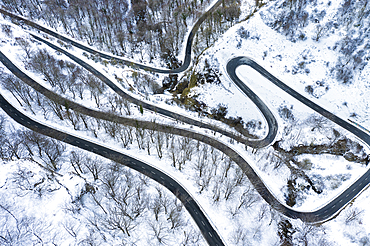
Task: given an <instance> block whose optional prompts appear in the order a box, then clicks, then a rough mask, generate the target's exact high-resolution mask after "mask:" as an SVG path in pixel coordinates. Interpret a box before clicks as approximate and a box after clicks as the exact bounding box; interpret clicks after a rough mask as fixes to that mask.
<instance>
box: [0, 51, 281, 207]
mask: <svg viewBox="0 0 370 246" xmlns="http://www.w3.org/2000/svg"><path fill="white" fill-rule="evenodd" d="M0 61H1V62H2V63H3V64H4V65H5V66H6V67H7V68H8V69H9V70H10V71H11V72H12V73H13V74H14V75H16V76H17V77H18V78H19V79H21V80H22V81H23V82H25V83H26V84H27V85H29V86H31V87H32V88H34V89H35V90H36V91H38V92H40V93H41V94H43V95H44V96H46V97H48V98H49V99H51V100H53V101H55V102H57V103H59V104H62V105H68V107H69V108H70V109H72V110H75V111H76V112H79V113H81V114H85V115H89V116H91V117H95V118H99V119H104V120H108V121H113V122H116V123H120V124H123V125H129V126H133V127H140V128H145V129H151V130H156V131H161V132H168V133H171V134H175V135H180V136H184V137H188V138H192V139H195V140H198V141H200V142H203V143H205V144H208V145H210V146H212V147H214V148H216V149H218V150H220V151H222V152H223V153H225V154H226V155H227V156H229V157H230V158H231V159H232V160H233V161H234V162H235V163H236V164H237V165H238V166H240V167H241V168H242V170H243V172H244V173H246V175H247V177H248V178H249V180H250V181H251V183H252V184H253V186H254V187H256V189H257V191H258V192H259V193H260V195H261V196H262V197H263V198H264V199H265V200H266V201H267V202H268V203H269V204H270V205H271V206H272V207H274V208H275V209H277V210H279V211H281V212H282V213H285V214H286V212H285V207H284V206H283V205H281V204H280V202H279V201H278V200H277V199H275V198H274V195H273V194H272V193H270V191H269V190H268V189H267V188H266V186H265V184H264V183H263V181H262V180H261V179H260V178H259V177H258V175H257V174H256V173H255V172H254V170H253V168H252V167H251V166H250V165H249V164H248V163H247V162H246V161H245V160H244V158H243V157H242V156H241V155H240V154H239V153H238V152H237V151H235V150H234V149H232V148H230V147H229V146H228V145H226V144H224V143H222V142H221V141H220V140H218V139H216V138H213V137H210V136H207V135H203V134H201V133H197V132H194V131H191V130H187V129H182V128H178V127H175V126H169V125H163V124H158V123H153V122H148V121H140V120H137V119H133V118H126V117H122V116H117V115H113V114H110V113H107V112H101V111H96V110H93V109H90V108H86V107H84V106H82V105H80V104H78V103H75V102H73V101H71V100H69V99H66V98H64V97H62V96H60V95H58V94H56V93H54V92H52V91H50V90H48V89H47V88H45V87H43V86H42V85H40V84H39V83H37V82H36V81H35V80H33V79H32V78H30V77H29V76H28V75H27V74H25V73H24V72H22V71H21V70H20V69H19V68H18V67H16V66H15V65H14V64H13V63H12V62H11V61H10V60H9V59H8V58H7V57H6V56H5V55H4V54H3V53H2V52H0ZM20 120H22V119H20Z"/></svg>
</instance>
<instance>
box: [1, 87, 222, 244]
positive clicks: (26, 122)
mask: <svg viewBox="0 0 370 246" xmlns="http://www.w3.org/2000/svg"><path fill="white" fill-rule="evenodd" d="M0 106H1V108H2V109H3V110H4V111H5V112H6V113H7V114H8V115H9V116H10V117H11V118H13V119H14V120H15V121H16V122H18V123H19V124H21V125H23V126H25V127H27V128H29V129H31V130H33V131H35V132H38V133H41V134H43V135H46V136H49V137H52V138H54V139H57V140H60V141H63V142H65V143H67V144H70V145H73V146H76V147H78V148H81V149H84V150H87V151H90V152H93V153H95V154H98V155H100V156H103V157H105V158H108V159H110V160H113V161H116V162H118V163H120V164H122V165H125V166H127V167H129V168H132V169H134V170H136V171H138V172H140V173H142V174H144V175H146V176H148V177H149V178H151V179H153V180H155V181H156V182H158V183H160V184H161V185H163V186H165V187H166V188H167V189H168V190H170V191H171V192H172V193H173V194H174V195H175V196H176V197H177V198H178V199H179V200H180V201H181V202H182V203H183V204H184V207H185V208H186V210H187V211H188V212H189V214H190V215H191V216H192V218H193V219H194V221H195V222H196V224H197V225H198V227H199V229H200V230H201V232H202V234H203V236H204V238H205V240H206V241H207V243H208V244H209V245H212V246H213V245H218V246H222V245H224V243H223V242H222V240H221V238H220V237H219V235H218V234H217V232H216V231H215V229H214V228H213V227H212V225H211V224H210V223H209V221H208V219H207V217H206V216H205V214H204V213H203V212H202V210H201V209H200V207H199V206H198V204H197V203H196V202H195V201H194V200H193V198H192V197H191V196H190V194H189V193H188V192H187V191H186V190H185V189H184V188H183V187H182V186H181V185H180V184H179V183H177V182H176V181H175V180H173V179H172V178H171V177H170V176H168V175H167V174H165V173H163V172H162V171H160V170H158V169H156V168H154V167H152V166H150V165H148V164H146V163H145V162H142V161H140V160H137V159H135V158H133V157H131V156H129V155H125V154H123V153H120V152H118V151H115V150H112V149H110V148H107V147H104V146H101V145H99V144H97V143H93V142H90V141H88V140H86V139H82V138H79V137H76V136H73V135H71V134H68V133H65V132H61V131H59V130H56V129H53V128H51V127H49V126H46V125H44V124H41V123H39V122H37V121H35V120H33V119H32V118H30V117H28V116H27V115H25V114H23V113H22V112H21V111H18V110H17V109H16V108H14V107H13V106H12V105H11V104H10V103H9V102H8V101H7V100H6V99H5V98H4V97H3V96H2V95H1V94H0Z"/></svg>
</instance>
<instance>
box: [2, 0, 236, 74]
mask: <svg viewBox="0 0 370 246" xmlns="http://www.w3.org/2000/svg"><path fill="white" fill-rule="evenodd" d="M238 3H239V0H227V1H224V3H223V4H222V5H221V6H220V7H219V8H218V10H216V11H215V13H214V14H212V16H211V18H208V19H207V21H206V23H205V24H204V25H203V27H202V28H201V30H200V34H199V35H200V37H199V39H200V42H203V40H205V44H206V47H208V46H209V45H210V42H211V41H214V40H215V39H216V38H217V37H218V36H219V34H220V32H222V31H224V30H226V29H227V28H228V27H229V26H230V25H232V24H233V23H235V22H236V21H237V20H238V17H239V15H240V9H239V5H238ZM2 4H3V5H4V6H5V7H6V8H7V9H9V10H11V11H12V12H15V13H17V14H20V15H24V16H26V17H28V18H31V19H33V20H36V21H43V22H45V23H46V24H47V25H49V26H51V27H52V28H55V29H57V30H58V31H64V32H66V33H67V34H68V35H70V36H72V37H74V38H77V39H81V40H85V41H86V42H87V43H88V44H90V45H93V46H95V47H97V48H99V49H103V50H107V51H109V52H112V53H113V54H116V55H122V56H126V57H134V56H135V58H139V59H140V60H145V61H152V60H153V59H155V58H161V59H162V60H163V61H164V62H165V64H166V65H167V66H168V67H170V68H173V66H176V59H175V58H176V57H177V55H178V54H179V51H180V50H181V48H182V44H183V42H184V37H185V34H186V32H187V31H188V29H189V26H188V25H191V24H192V23H194V22H195V20H197V18H198V17H199V16H200V15H201V13H203V10H204V8H205V7H206V6H208V5H209V4H210V1H209V0H200V1H197V0H192V1H190V0H177V1H161V0H138V1H132V3H131V4H129V3H128V2H127V1H126V0H119V1H109V0H104V1H100V0H99V1H98V0H94V1H82V0H69V1H67V0H49V1H40V0H19V1H18V0H16V1H8V0H2ZM203 48H205V47H203V46H201V47H198V48H195V50H198V51H199V49H203Z"/></svg>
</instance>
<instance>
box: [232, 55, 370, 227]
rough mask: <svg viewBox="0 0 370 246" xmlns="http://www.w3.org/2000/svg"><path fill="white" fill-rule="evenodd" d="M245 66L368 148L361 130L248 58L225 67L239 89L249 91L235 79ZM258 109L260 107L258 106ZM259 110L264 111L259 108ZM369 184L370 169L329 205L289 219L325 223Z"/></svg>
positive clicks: (369, 141)
mask: <svg viewBox="0 0 370 246" xmlns="http://www.w3.org/2000/svg"><path fill="white" fill-rule="evenodd" d="M242 65H246V66H250V67H251V68H253V69H254V70H256V71H257V72H258V73H260V74H261V75H262V76H264V77H265V78H266V79H268V80H269V81H271V82H272V83H273V84H275V85H276V86H278V87H279V88H280V89H282V90H283V91H285V92H286V93H288V94H289V95H291V96H292V97H294V98H295V99H297V100H298V101H300V102H301V103H303V104H305V105H306V106H308V107H310V108H311V109H313V110H315V111H316V112H317V113H319V114H321V115H322V116H324V117H326V118H327V119H329V120H331V121H333V122H334V123H336V124H338V125H340V126H341V127H343V128H344V129H346V130H348V131H349V132H351V133H353V134H354V135H355V136H357V137H358V138H360V139H361V140H363V141H364V142H365V143H366V144H367V145H368V146H370V136H369V135H368V134H367V133H365V132H364V131H362V130H361V129H359V128H357V127H355V126H353V125H352V124H350V123H348V122H347V121H345V120H343V119H341V118H339V117H338V116H336V115H334V114H332V113H331V112H329V111H327V110H326V109H324V108H322V107H321V106H319V105H317V104H316V103H314V102H312V101H311V100H309V99H307V98H306V97H304V96H302V95H301V94H299V93H298V92H296V91H295V90H293V89H292V88H290V87H289V86H287V85H286V84H284V83H283V82H282V81H280V80H279V79H278V78H276V77H275V76H273V75H272V74H270V73H269V72H268V71H267V70H266V69H264V68H263V67H262V66H260V65H259V64H258V63H256V62H255V61H253V60H252V59H250V58H248V57H243V56H240V57H235V58H233V59H231V60H230V61H229V62H228V63H227V65H226V70H227V73H228V74H229V76H230V78H231V79H232V81H233V82H234V83H235V84H236V85H237V86H238V87H239V88H245V89H246V90H249V88H248V87H247V86H246V85H245V84H244V83H243V82H242V81H241V80H240V79H239V78H238V77H237V75H236V69H237V68H238V67H239V66H242ZM259 107H260V106H259ZM260 110H264V109H263V108H260ZM369 182H370V169H369V170H368V171H367V172H366V173H365V174H363V175H362V176H361V177H360V178H359V179H358V180H357V181H356V182H355V183H353V184H352V185H351V186H350V187H349V188H348V189H347V190H345V191H344V192H343V193H342V194H340V195H339V196H337V197H336V198H335V199H334V200H332V201H331V202H330V203H328V204H327V205H325V206H324V207H322V208H321V209H319V210H316V211H312V212H306V213H304V212H302V213H298V212H296V211H289V212H288V214H289V215H288V216H289V217H298V218H301V219H302V220H304V221H307V222H318V221H325V220H328V219H329V218H331V217H333V216H334V215H335V214H336V213H338V212H339V211H340V210H341V208H342V207H343V206H344V205H346V204H347V203H349V202H350V201H351V200H352V199H353V198H355V197H356V196H357V195H358V194H359V193H360V192H361V191H362V190H363V189H364V188H365V187H366V186H367V185H368V184H369Z"/></svg>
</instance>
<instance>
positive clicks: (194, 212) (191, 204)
mask: <svg viewBox="0 0 370 246" xmlns="http://www.w3.org/2000/svg"><path fill="white" fill-rule="evenodd" d="M220 3H221V1H218V2H216V4H215V5H214V6H213V7H212V8H211V9H210V10H209V11H207V13H206V14H205V15H203V16H202V18H203V19H202V18H201V19H200V20H202V21H203V20H204V19H205V18H206V17H207V16H208V14H209V13H210V12H211V11H213V10H214V9H215V8H216V7H217V6H218V4H220ZM0 12H1V13H3V14H5V15H8V16H10V17H12V18H16V19H18V20H22V21H23V22H24V23H25V24H27V25H30V26H33V27H34V28H37V29H39V30H41V31H43V32H45V33H48V34H49V35H52V36H54V37H56V38H59V39H61V40H63V41H65V42H69V43H71V44H72V45H74V46H76V47H78V48H81V49H83V50H85V51H87V52H90V53H93V54H98V55H100V56H101V57H103V58H105V59H116V60H119V61H121V62H123V63H125V64H127V65H129V66H132V67H134V68H140V69H144V70H148V71H152V72H158V73H168V74H169V73H179V72H182V71H185V70H186V69H187V67H188V66H189V65H190V61H191V44H192V40H193V37H194V34H195V31H196V30H197V29H198V28H199V25H200V23H201V22H202V21H200V20H198V22H197V23H196V24H195V26H194V28H193V29H192V31H191V33H190V34H189V36H188V40H187V44H186V52H185V58H184V63H183V65H182V66H181V67H180V68H178V69H175V70H166V69H158V68H152V67H149V66H146V65H142V64H137V63H132V62H131V61H127V60H124V59H121V58H118V57H114V56H110V55H107V54H105V53H102V52H98V51H96V50H93V49H91V48H89V47H86V46H84V45H82V44H80V43H77V42H75V41H73V40H71V39H69V38H67V37H64V36H61V35H59V34H57V33H55V32H53V31H51V30H49V29H46V28H44V27H41V26H39V25H37V24H36V23H33V22H31V21H28V20H26V19H24V18H23V17H19V16H16V15H13V14H11V13H8V12H6V11H5V10H0ZM33 36H34V37H35V38H36V39H38V40H39V41H42V42H44V43H46V44H47V45H49V46H50V47H52V48H54V49H56V50H58V51H60V52H62V53H64V54H65V55H67V56H69V57H70V58H71V59H73V60H74V61H75V62H77V63H79V64H80V65H82V66H84V67H85V68H86V69H88V70H89V71H91V72H92V73H94V74H95V75H96V76H98V77H99V78H101V79H103V80H104V76H103V75H102V74H100V73H99V72H98V71H96V70H95V69H93V68H92V67H91V66H90V68H88V67H89V65H88V64H86V63H85V65H83V64H84V62H83V61H81V60H79V59H78V58H77V57H74V56H73V55H72V54H69V53H68V52H67V51H65V50H63V49H61V48H59V47H57V46H55V45H54V44H52V43H50V42H48V41H47V40H45V39H42V38H40V37H38V36H36V35H33ZM120 59H121V60H120ZM242 65H247V66H250V67H252V68H253V69H255V70H256V71H257V72H259V73H260V74H261V75H263V76H264V77H265V78H266V79H268V80H269V81H270V82H272V83H273V84H275V85H276V86H278V87H279V88H280V89H282V90H283V91H285V92H286V93H288V94H289V95H291V96H293V97H294V98H296V99H297V100H299V101H300V102H302V103H303V104H305V105H307V106H308V107H310V108H311V109H313V110H315V111H316V112H318V113H320V114H321V115H323V116H324V117H326V118H328V119H329V120H331V121H333V122H335V123H336V124H338V125H340V126H342V127H343V128H345V129H346V130H348V131H350V132H352V133H353V134H355V135H356V136H357V137H358V138H360V139H361V140H363V141H364V142H366V144H368V145H370V136H369V135H368V134H366V132H364V131H362V130H361V129H359V128H357V127H355V126H354V125H352V124H350V123H348V122H347V121H345V120H343V119H341V118H339V117H337V116H335V115H333V114H332V113H330V112H329V111H327V110H325V109H324V108H322V107H320V106H319V105H317V104H315V103H314V102H312V101H311V100H309V99H307V98H305V97H303V96H302V95H300V94H299V93H297V92H296V91H294V90H293V89H291V88H290V87H288V86H287V85H285V84H284V83H283V82H281V81H280V80H278V79H277V78H276V77H274V76H273V75H272V74H270V73H269V72H268V71H267V70H265V69H264V68H263V67H262V66H260V65H259V64H257V63H256V62H254V61H253V60H251V59H250V58H247V57H236V58H233V59H231V60H230V61H229V62H228V64H227V67H226V69H227V72H228V75H229V77H230V78H231V79H232V81H233V82H234V83H235V84H236V85H237V86H238V88H239V89H240V90H241V91H243V93H244V94H245V95H246V96H248V97H249V98H251V99H252V101H253V102H254V103H255V104H256V105H257V107H258V108H259V109H260V111H261V112H262V114H263V115H264V116H265V118H266V121H267V123H268V128H269V132H268V135H267V136H266V137H265V138H264V139H262V140H256V141H253V142H254V144H256V143H257V144H256V145H255V147H264V146H267V145H268V144H270V143H272V142H273V141H274V138H275V136H276V133H277V129H278V125H277V122H276V119H275V118H274V116H273V114H272V113H271V111H270V110H269V109H268V107H267V106H266V105H265V104H264V103H263V102H262V100H261V99H260V98H258V97H257V95H256V94H255V93H253V91H252V90H250V89H249V88H248V87H247V86H246V85H245V84H244V83H243V82H242V81H241V80H240V79H239V78H238V77H237V76H236V73H235V70H236V69H237V68H238V67H239V66H242ZM94 70H95V71H94ZM104 82H106V83H108V84H109V83H112V82H110V81H108V82H107V81H104ZM112 84H113V83H112ZM114 90H115V91H116V92H117V93H118V94H120V93H121V92H119V90H116V89H114ZM136 100H137V99H136ZM137 104H139V105H142V104H144V103H143V102H141V101H140V102H137ZM0 105H1V107H2V108H3V109H4V110H5V111H6V112H7V113H8V114H9V115H10V116H11V117H12V118H13V119H15V120H16V121H17V122H18V123H20V124H22V125H24V126H26V127H28V128H30V129H32V130H34V131H37V132H39V133H42V134H44V135H47V136H50V137H53V138H56V139H58V140H61V141H64V142H66V143H69V144H72V145H74V146H77V147H80V148H83V149H86V150H88V151H91V152H94V153H96V154H99V155H101V156H104V157H106V158H109V159H112V160H115V161H117V162H119V163H122V164H124V165H126V166H128V167H131V168H133V169H135V170H137V171H139V172H141V173H143V174H145V175H147V176H148V177H150V178H152V179H154V180H155V181H157V182H159V183H161V184H163V185H164V186H165V187H166V188H168V189H169V190H170V191H171V192H172V193H174V194H175V195H176V196H177V197H178V198H179V199H180V200H181V201H182V202H183V203H184V206H185V207H186V209H187V210H188V211H189V213H190V214H191V216H192V217H193V218H194V220H195V221H196V223H197V224H198V226H199V228H200V229H201V231H202V233H203V235H204V237H205V238H206V240H207V242H208V243H209V244H210V245H223V243H222V240H221V239H220V237H219V236H218V235H217V233H216V232H215V230H214V229H213V228H212V226H211V225H210V223H209V222H208V220H207V218H206V216H205V215H204V214H203V213H202V212H201V209H200V208H199V206H198V205H197V204H196V202H195V201H194V200H193V199H192V198H191V197H190V195H189V194H188V193H187V192H186V190H185V189H184V188H182V187H181V186H180V185H179V184H178V183H177V182H175V181H174V180H173V179H171V178H170V177H169V176H167V175H166V174H164V173H162V172H160V171H159V170H157V169H155V168H153V167H150V165H148V164H146V163H144V162H141V161H139V160H137V159H135V158H133V157H130V156H127V155H124V154H122V153H119V152H116V151H114V150H110V149H109V148H106V147H103V146H101V145H99V144H96V143H92V142H89V141H87V140H83V139H80V138H78V137H76V136H72V135H69V134H67V133H63V132H60V131H58V130H55V129H52V128H50V127H47V126H45V125H43V124H41V123H38V122H36V121H33V120H32V119H30V118H28V117H27V116H25V115H24V114H22V113H21V112H20V111H17V110H16V109H15V108H14V107H12V105H10V104H9V103H8V102H7V101H6V100H5V99H4V98H3V97H2V96H1V97H0ZM150 107H155V106H153V105H150V106H148V109H150V110H153V111H156V112H158V111H157V110H161V109H160V108H155V109H154V108H150ZM169 112H170V111H169ZM161 113H162V114H163V115H166V116H168V117H172V118H178V117H179V116H177V115H173V114H174V113H173V112H170V113H166V112H161ZM182 117H183V116H182ZM192 120H193V119H190V121H189V120H188V119H185V120H183V121H184V122H187V123H189V122H192ZM193 123H194V122H193ZM190 124H191V123H190ZM202 124H203V123H202ZM194 125H198V126H199V123H194ZM200 127H204V128H208V129H209V126H205V125H200ZM225 135H226V134H225ZM222 148H227V147H224V146H223V147H222ZM222 148H221V149H222ZM219 149H220V148H219ZM225 151H226V150H225ZM227 151H229V152H230V150H227ZM227 151H226V152H227ZM231 157H232V158H233V160H234V161H235V162H236V163H237V164H238V165H239V166H240V167H241V168H242V169H243V171H244V172H245V173H246V174H247V176H248V178H249V179H251V181H252V183H253V184H254V185H255V188H256V189H257V191H258V192H259V193H260V194H261V196H262V197H263V198H264V199H265V200H266V201H267V202H268V203H269V204H270V205H271V206H272V207H274V208H275V209H277V210H278V211H280V212H281V213H283V214H284V215H286V216H289V217H291V218H300V219H301V220H303V221H306V222H312V223H314V222H322V221H325V220H328V219H330V218H332V217H333V216H335V215H336V214H337V213H338V212H339V211H340V210H341V209H342V208H343V207H344V206H345V205H346V204H347V203H348V202H350V201H351V200H352V199H353V198H355V197H356V196H357V195H358V194H359V193H360V192H361V191H362V190H363V189H364V188H366V187H367V186H368V184H369V180H370V177H369V175H370V170H369V171H367V172H366V173H365V174H364V175H363V176H362V177H361V178H359V179H358V180H357V181H356V182H355V183H353V184H352V185H351V186H350V187H349V188H348V189H346V190H345V191H344V192H342V193H341V194H340V195H339V196H337V197H336V198H335V199H333V200H332V201H330V202H329V203H328V204H326V205H325V206H323V207H322V208H320V209H318V210H316V211H311V212H299V211H296V210H294V209H292V208H290V207H287V206H286V205H285V204H282V203H280V201H278V200H277V199H276V198H275V197H274V196H273V195H272V194H271V193H270V192H269V191H268V189H267V188H266V187H265V186H264V183H263V181H262V180H261V179H260V178H259V177H258V175H257V174H256V173H254V170H252V169H251V167H250V166H249V164H248V163H246V162H245V160H244V159H243V160H242V157H241V156H240V155H239V154H238V153H236V152H235V151H234V152H232V156H231ZM262 186H263V187H262Z"/></svg>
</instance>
